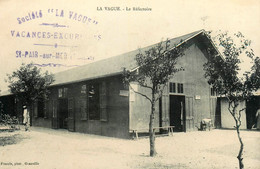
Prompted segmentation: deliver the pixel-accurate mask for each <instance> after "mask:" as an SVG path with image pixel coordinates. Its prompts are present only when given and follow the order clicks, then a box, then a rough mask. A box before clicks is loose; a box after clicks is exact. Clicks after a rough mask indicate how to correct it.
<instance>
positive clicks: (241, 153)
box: [236, 123, 244, 169]
mask: <svg viewBox="0 0 260 169" xmlns="http://www.w3.org/2000/svg"><path fill="white" fill-rule="evenodd" d="M236 125H237V126H236V130H237V137H238V140H239V142H240V150H239V153H238V156H237V159H238V161H239V168H240V169H244V163H243V157H242V156H243V150H244V144H243V141H242V138H241V136H240V130H239V127H240V126H239V125H238V124H237V123H236Z"/></svg>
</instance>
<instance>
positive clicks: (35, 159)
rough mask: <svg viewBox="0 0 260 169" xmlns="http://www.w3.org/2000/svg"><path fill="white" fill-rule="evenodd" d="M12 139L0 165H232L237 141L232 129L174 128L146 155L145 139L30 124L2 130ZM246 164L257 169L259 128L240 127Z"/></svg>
mask: <svg viewBox="0 0 260 169" xmlns="http://www.w3.org/2000/svg"><path fill="white" fill-rule="evenodd" d="M12 135H15V138H16V139H17V141H16V143H15V144H12V145H6V146H0V168H1V169H2V168H3V169H8V168H12V169H18V168H19V169H37V168H41V169H67V168H68V169H128V168H129V169H133V168H137V169H189V168H192V169H210V168H216V169H224V168H226V169H233V168H238V161H237V159H236V156H237V154H238V150H239V142H238V139H237V135H236V132H235V131H234V130H212V131H206V132H205V131H203V132H202V131H198V132H190V133H174V135H173V136H167V137H157V138H156V149H157V152H158V155H157V156H156V157H153V158H152V157H149V156H148V154H149V140H148V139H147V138H143V139H139V140H123V139H117V138H109V137H102V136H95V135H88V134H80V133H71V132H68V131H65V130H52V129H44V128H36V127H34V128H31V131H30V132H25V131H23V130H20V131H16V132H12V133H7V132H2V133H0V137H7V136H12ZM242 137H243V140H244V142H245V151H244V164H245V168H247V169H249V168H251V169H260V142H259V141H260V132H257V131H242Z"/></svg>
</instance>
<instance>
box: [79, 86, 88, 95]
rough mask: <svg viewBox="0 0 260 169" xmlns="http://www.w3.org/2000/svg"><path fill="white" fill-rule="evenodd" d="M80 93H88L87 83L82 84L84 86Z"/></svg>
mask: <svg viewBox="0 0 260 169" xmlns="http://www.w3.org/2000/svg"><path fill="white" fill-rule="evenodd" d="M80 93H82V94H86V93H87V85H82V86H81V91H80Z"/></svg>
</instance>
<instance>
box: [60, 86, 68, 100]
mask: <svg viewBox="0 0 260 169" xmlns="http://www.w3.org/2000/svg"><path fill="white" fill-rule="evenodd" d="M58 93H59V95H58V96H59V98H62V97H64V98H66V97H68V88H59V90H58Z"/></svg>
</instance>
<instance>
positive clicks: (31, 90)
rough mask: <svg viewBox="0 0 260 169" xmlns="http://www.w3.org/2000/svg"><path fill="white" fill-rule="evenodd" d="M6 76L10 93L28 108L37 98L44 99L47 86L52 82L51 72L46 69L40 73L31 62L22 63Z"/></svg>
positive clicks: (46, 94)
mask: <svg viewBox="0 0 260 169" xmlns="http://www.w3.org/2000/svg"><path fill="white" fill-rule="evenodd" d="M7 76H8V82H9V86H8V87H9V89H10V90H11V93H13V94H15V95H16V97H17V99H18V100H19V101H20V102H21V103H22V104H23V105H26V106H27V107H28V108H30V107H31V106H32V104H33V103H34V102H35V101H37V100H45V99H46V98H47V96H48V93H49V91H48V89H47V88H48V86H49V85H50V84H51V83H53V82H54V78H53V75H52V74H49V73H48V71H46V72H44V73H42V72H41V69H40V68H38V67H36V66H33V64H22V65H21V66H20V68H19V69H17V70H16V71H14V72H13V73H12V74H7Z"/></svg>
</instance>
